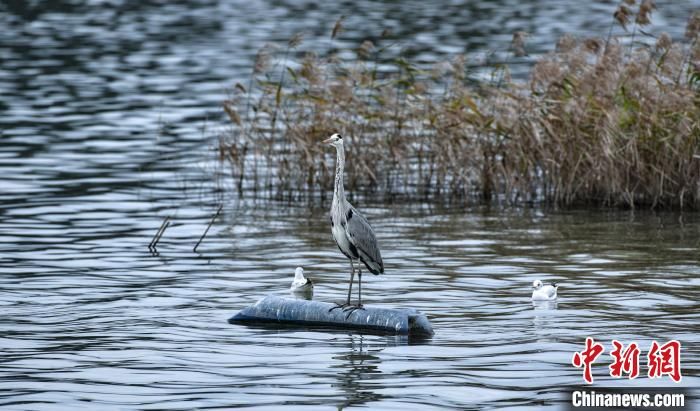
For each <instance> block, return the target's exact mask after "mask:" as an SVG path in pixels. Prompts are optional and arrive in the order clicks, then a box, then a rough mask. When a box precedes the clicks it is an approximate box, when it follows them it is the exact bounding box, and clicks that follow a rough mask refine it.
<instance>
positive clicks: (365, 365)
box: [332, 335, 383, 409]
mask: <svg viewBox="0 0 700 411" xmlns="http://www.w3.org/2000/svg"><path fill="white" fill-rule="evenodd" d="M345 347H346V352H345V353H343V354H341V355H338V356H334V357H333V359H334V360H338V361H340V365H337V364H334V365H333V367H332V370H333V372H335V373H336V375H337V382H336V383H335V384H333V387H335V388H338V389H340V390H341V391H342V393H343V396H344V397H345V398H344V400H343V401H342V402H341V403H340V404H338V405H337V407H338V409H344V408H347V407H351V406H356V405H362V404H365V403H368V402H375V401H379V400H381V399H382V398H383V396H382V395H380V394H377V393H375V392H374V391H375V390H376V389H377V388H378V387H377V383H381V382H380V380H381V378H379V377H380V374H381V371H380V370H379V366H380V364H381V360H380V357H379V356H378V355H376V354H379V353H380V352H381V349H377V348H376V347H375V348H372V349H370V348H369V347H367V346H366V345H364V336H362V335H350V336H349V338H348V339H347V343H346V345H345Z"/></svg>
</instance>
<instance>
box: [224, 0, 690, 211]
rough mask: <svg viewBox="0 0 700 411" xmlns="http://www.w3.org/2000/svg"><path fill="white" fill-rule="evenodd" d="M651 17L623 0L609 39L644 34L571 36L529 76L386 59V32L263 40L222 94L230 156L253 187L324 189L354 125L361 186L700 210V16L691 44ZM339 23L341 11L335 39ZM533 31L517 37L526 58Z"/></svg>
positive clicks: (374, 190)
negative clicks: (472, 75)
mask: <svg viewBox="0 0 700 411" xmlns="http://www.w3.org/2000/svg"><path fill="white" fill-rule="evenodd" d="M653 11H654V4H653V2H652V1H650V0H644V1H642V2H641V3H640V4H635V1H634V0H625V1H624V2H622V3H621V4H619V5H618V7H617V9H616V10H615V12H614V14H613V16H612V19H611V21H612V23H611V30H610V33H612V31H613V30H612V28H613V25H621V26H623V27H624V28H625V30H627V32H628V33H630V34H629V35H628V37H627V38H628V39H630V38H631V41H627V42H626V43H625V44H623V42H621V41H620V39H619V38H616V37H612V36H611V35H610V34H608V35H607V36H606V37H603V38H588V39H576V38H573V37H571V36H568V35H567V36H564V37H562V38H560V39H559V41H558V42H557V44H556V49H555V51H553V52H551V53H549V54H547V55H544V56H542V57H541V58H540V59H539V60H538V61H537V62H536V64H535V65H534V66H533V68H532V69H531V73H530V75H529V79H528V80H527V81H513V80H511V79H510V78H509V76H508V70H507V67H505V68H500V69H498V70H500V71H498V72H497V73H498V74H497V75H496V78H495V80H494V81H490V82H474V81H470V80H469V79H468V78H467V69H466V67H465V56H455V57H454V58H452V59H450V60H449V61H445V62H442V63H439V64H436V65H435V66H434V67H432V68H425V67H416V66H415V65H413V64H412V63H411V62H409V61H407V60H406V59H404V58H401V57H399V58H386V57H385V56H386V55H387V54H389V50H390V47H391V45H390V44H389V43H390V42H389V41H388V40H384V39H382V38H380V39H379V40H376V41H375V43H373V42H371V41H365V42H363V43H362V44H360V45H359V46H358V47H357V49H356V50H355V52H356V56H357V57H356V59H355V60H353V61H348V60H347V59H344V60H341V59H339V58H338V56H337V54H330V55H326V56H319V55H317V54H315V53H314V52H311V51H309V52H306V53H302V52H300V51H299V50H298V48H299V47H300V46H301V44H302V39H301V37H300V36H295V37H294V38H292V39H291V40H290V41H289V43H288V44H287V45H286V46H285V47H272V46H266V47H265V48H263V49H262V50H260V52H259V53H258V56H257V59H256V63H255V67H254V69H253V74H252V76H251V78H250V81H249V82H248V84H237V85H236V87H235V88H234V90H233V91H232V93H231V95H230V97H229V99H227V100H226V101H225V102H224V109H225V111H226V113H227V114H228V116H229V118H230V119H231V129H230V130H229V132H227V133H226V134H225V135H223V136H222V137H221V138H220V141H219V154H220V159H221V160H222V161H223V162H225V163H226V164H228V165H229V166H230V170H231V174H232V175H233V177H234V179H235V182H236V185H237V187H238V188H239V190H241V191H242V192H243V191H246V190H247V189H251V190H254V191H255V192H257V193H258V195H272V196H275V197H287V198H299V197H306V196H309V197H315V194H319V193H320V194H323V193H325V192H328V191H329V190H330V187H331V185H332V173H333V159H334V157H333V153H332V151H329V150H328V148H327V147H322V146H320V145H319V144H318V143H319V141H320V140H322V139H323V138H326V137H327V136H328V135H330V134H331V133H333V132H340V133H341V134H343V135H344V136H345V137H346V138H347V141H348V143H347V144H346V150H347V158H348V161H347V167H348V172H347V178H346V186H347V187H348V188H349V189H350V191H351V192H354V193H359V194H365V195H373V196H382V197H387V196H388V197H391V196H405V197H411V198H414V197H415V198H428V199H455V198H456V199H462V200H469V201H472V200H478V201H484V202H498V203H501V204H519V203H526V202H536V203H544V204H548V205H556V206H574V205H604V206H620V207H629V208H635V207H650V208H693V209H698V208H700V94H699V88H700V43H699V42H698V38H699V34H700V12H696V13H695V14H693V15H692V16H691V17H690V19H689V21H688V25H687V29H686V32H685V38H684V39H683V40H682V41H673V40H672V39H671V38H670V36H669V35H668V34H665V33H662V34H660V35H659V36H658V37H656V38H655V39H654V41H653V42H650V41H648V37H649V36H650V35H649V33H646V31H645V30H644V26H646V25H648V24H649V15H650V13H652V12H653ZM341 31H342V19H341V20H339V21H338V23H336V26H335V27H334V29H333V32H332V34H331V37H332V38H335V37H336V36H338V35H339V34H340V33H341ZM635 36H636V37H637V38H638V39H639V38H641V37H642V36H644V37H645V39H647V41H644V42H640V41H635ZM525 37H526V34H525V33H522V32H518V33H515V34H514V36H513V44H512V45H511V47H510V50H511V53H512V54H513V55H519V54H521V53H523V51H524V47H525V46H524V41H525ZM298 55H303V57H301V58H299V59H292V57H291V56H298ZM380 68H381V70H380Z"/></svg>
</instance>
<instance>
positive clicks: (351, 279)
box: [328, 259, 355, 312]
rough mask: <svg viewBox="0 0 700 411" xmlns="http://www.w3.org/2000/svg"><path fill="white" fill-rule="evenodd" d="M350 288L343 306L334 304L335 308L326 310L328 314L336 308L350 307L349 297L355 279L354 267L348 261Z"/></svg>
mask: <svg viewBox="0 0 700 411" xmlns="http://www.w3.org/2000/svg"><path fill="white" fill-rule="evenodd" d="M350 269H351V271H350V287H348V300H347V301H346V302H345V304H338V303H336V304H335V307H332V308H331V309H329V310H328V312H331V311H333V310H335V309H336V308H345V307H347V306H349V305H350V295H351V293H352V281H353V279H354V278H355V265H354V264H353V263H352V259H350Z"/></svg>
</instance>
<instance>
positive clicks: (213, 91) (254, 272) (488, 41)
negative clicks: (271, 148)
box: [0, 1, 700, 410]
mask: <svg viewBox="0 0 700 411" xmlns="http://www.w3.org/2000/svg"><path fill="white" fill-rule="evenodd" d="M82 3H83V2H68V1H63V2H49V3H45V4H42V5H37V6H32V5H31V3H29V4H30V6H27V5H26V4H25V2H17V3H5V4H3V5H2V6H0V22H1V24H2V26H3V27H4V34H3V36H2V38H1V41H0V60H1V61H2V65H0V92H1V93H2V96H3V97H2V99H1V100H0V130H1V133H2V134H1V135H0V139H1V141H2V144H1V145H0V175H1V176H2V177H1V179H0V188H1V191H0V192H1V195H0V279H1V280H2V281H0V306H1V307H2V311H3V315H2V317H0V329H1V330H2V334H1V335H0V347H2V350H0V352H2V354H1V355H0V406H3V407H5V408H7V409H17V410H24V409H66V408H70V409H81V408H82V409H90V410H92V409H192V408H230V407H234V406H243V407H259V408H278V407H280V406H286V407H287V408H295V407H296V408H299V409H308V408H309V407H310V406H315V405H318V406H320V407H319V408H325V409H329V408H339V407H359V406H364V407H369V408H371V409H396V408H403V409H406V408H416V407H418V405H421V407H422V408H425V409H431V408H441V409H443V408H454V409H469V408H483V407H486V408H491V409H495V408H498V409H508V408H522V407H533V406H543V405H544V406H551V407H557V406H559V405H561V395H560V393H561V392H562V391H563V390H564V389H565V387H567V386H570V385H573V384H579V383H581V382H582V379H581V373H580V370H577V369H575V368H573V367H572V366H571V365H569V362H570V359H571V355H572V353H573V352H574V351H577V350H581V349H583V345H582V344H583V340H584V338H585V337H586V336H589V335H590V336H594V337H596V339H598V340H599V341H601V342H603V343H604V344H605V345H606V348H608V349H609V348H610V340H611V339H612V338H616V339H618V340H620V341H623V342H631V341H632V340H635V341H637V342H638V343H639V344H640V345H641V347H642V348H643V350H644V352H646V350H647V349H648V346H649V344H650V342H651V341H652V340H653V339H658V340H659V341H661V342H664V341H666V340H668V339H671V338H677V339H679V340H680V341H681V342H682V343H683V344H684V346H683V367H684V368H683V373H684V379H683V383H682V385H683V386H689V387H698V385H700V381H699V380H698V370H699V369H700V351H699V350H698V348H697V347H698V343H699V342H700V341H699V340H700V336H699V333H698V331H700V330H699V329H698V326H697V323H698V319H699V318H698V317H699V314H698V312H700V310H699V309H700V303H698V301H699V297H700V280H698V274H699V273H700V266H699V264H698V259H697V250H698V246H699V245H700V244H699V243H700V240H699V239H700V217H698V215H697V214H689V213H685V214H677V213H667V214H653V213H648V212H640V211H637V212H636V213H629V212H604V211H590V212H583V211H566V212H564V211H560V212H552V211H546V212H545V211H541V210H532V209H514V210H506V211H504V210H496V209H493V210H489V209H485V208H465V207H464V206H461V205H443V206H438V205H435V204H403V203H396V204H375V203H371V202H369V201H367V200H362V199H357V201H356V205H357V206H358V208H360V209H361V210H362V211H364V213H365V214H366V215H367V216H368V218H369V219H370V221H371V222H372V223H373V225H374V227H375V229H376V231H377V237H378V238H379V241H380V245H381V248H382V253H383V256H384V258H385V264H386V274H385V275H382V276H379V277H375V276H371V275H366V276H365V280H366V282H365V284H364V285H363V289H364V290H363V291H364V292H363V295H364V297H365V302H366V303H367V304H372V305H382V306H387V307H406V306H410V307H415V308H418V309H420V310H421V311H423V312H424V313H426V314H427V315H428V316H429V317H430V319H431V321H432V323H433V326H434V328H435V330H436V335H435V336H434V337H433V338H432V339H429V340H426V341H412V340H407V339H406V338H400V337H392V336H381V335H361V334H358V333H348V332H325V331H323V332H322V331H319V330H304V329H259V328H258V329H256V328H246V327H238V326H232V325H229V324H227V323H226V320H227V318H228V317H230V316H231V315H232V314H233V313H235V312H236V311H237V310H239V309H241V308H242V307H245V306H246V305H249V304H251V303H253V302H255V301H256V300H257V299H258V298H260V297H261V296H264V295H266V294H278V295H286V294H287V289H288V286H289V283H290V282H291V279H292V277H293V272H294V268H295V267H296V266H297V265H302V266H304V267H305V269H306V272H307V274H308V275H309V276H311V277H312V278H313V279H314V280H315V281H316V282H317V289H316V298H317V299H320V300H324V301H339V300H341V299H342V298H343V297H344V294H345V290H346V282H347V277H348V273H347V269H348V264H347V262H346V261H345V260H344V258H343V257H342V256H341V255H340V253H339V252H338V251H337V248H336V247H335V245H334V244H333V242H332V239H331V236H330V230H329V227H328V226H327V208H328V206H329V205H328V204H326V203H323V204H318V203H317V204H311V205H309V204H287V203H271V202H255V201H253V200H250V199H239V198H238V197H237V195H236V194H235V193H234V192H233V191H232V190H231V186H232V184H231V182H229V181H226V180H223V181H217V180H216V179H214V178H213V177H212V175H213V174H214V171H215V170H216V167H217V166H216V163H215V162H214V161H212V159H213V156H212V151H211V150H209V148H211V147H213V146H214V142H215V139H216V136H217V134H218V133H220V132H222V131H225V122H224V119H223V116H222V113H221V110H220V105H219V104H220V101H221V100H222V99H223V98H225V95H226V92H225V90H226V89H227V88H230V87H231V85H233V84H234V83H235V82H236V81H244V80H245V79H246V78H247V76H248V72H249V68H250V67H251V64H252V58H253V55H254V53H255V51H256V50H257V48H259V47H260V46H262V44H263V43H264V42H266V41H286V39H287V38H289V37H290V36H291V35H292V34H293V33H295V32H297V31H300V30H304V31H306V32H307V35H306V39H307V43H306V44H308V45H309V47H316V46H318V47H329V46H330V44H329V41H328V33H329V31H330V28H331V27H332V25H333V22H334V21H335V19H336V18H337V15H338V14H346V15H347V16H348V19H347V31H346V32H345V37H343V38H341V40H339V41H338V42H339V45H340V46H342V45H343V44H345V43H344V42H347V44H348V45H351V44H355V43H354V42H355V41H356V40H357V41H359V40H361V39H362V38H363V37H364V36H365V33H367V32H374V31H376V32H377V33H379V32H381V30H383V28H387V27H388V28H390V29H391V30H392V32H393V36H394V37H395V38H396V39H402V40H405V41H406V42H407V43H409V44H412V46H411V49H410V50H409V51H410V53H412V55H413V56H415V58H417V59H418V60H420V61H422V62H424V63H429V62H430V61H434V60H438V59H440V58H443V57H444V56H445V55H447V54H449V53H453V52H460V51H465V50H466V51H469V52H474V53H477V54H479V53H481V55H487V54H488V53H489V50H491V49H501V50H503V49H507V43H508V41H509V39H510V33H511V32H512V30H515V29H525V30H527V31H530V32H531V33H533V36H532V38H531V39H532V40H531V41H532V43H531V47H532V48H531V49H530V51H532V53H533V55H536V54H537V53H538V52H544V51H546V50H548V49H549V48H551V45H552V43H553V39H552V38H553V37H554V36H555V34H557V33H559V32H561V31H563V30H564V29H570V30H572V31H574V32H577V33H579V34H586V33H590V32H594V33H600V32H601V30H603V32H604V31H605V30H606V29H607V27H608V24H609V8H610V7H612V6H611V5H610V4H607V3H605V4H603V3H601V4H596V5H594V6H591V7H587V6H586V7H584V3H583V2H574V1H556V2H548V3H547V7H544V6H542V5H541V4H540V3H538V2H509V1H503V2H476V3H474V2H469V3H468V4H466V5H464V4H461V3H449V4H446V5H445V6H444V7H432V6H431V7H429V6H426V5H424V3H423V2H408V3H402V4H403V5H402V6H397V5H394V4H393V3H375V2H372V3H370V2H351V3H342V4H341V5H339V6H337V7H336V6H333V7H331V6H316V5H314V3H295V4H294V5H290V4H287V3H285V2H275V1H273V2H240V3H239V2H214V1H211V2H209V1H190V2H180V3H178V4H177V5H175V4H168V3H163V4H160V3H158V2H138V3H133V2H123V3H120V2H113V3H98V2H89V3H88V4H82ZM657 3H658V4H659V11H658V12H657V13H656V14H655V19H656V20H655V21H656V22H657V24H659V25H661V26H662V27H663V28H664V29H665V30H668V31H670V32H671V33H672V34H674V35H675V36H679V35H682V31H683V26H684V20H685V17H686V16H687V15H688V10H690V9H691V8H692V7H695V6H696V4H695V3H692V2H688V3H683V4H682V5H677V4H676V5H674V6H673V7H671V6H669V4H670V2H661V1H659V2H657ZM18 4H19V6H17V5H18ZM373 30H374V31H373ZM222 200H223V201H224V204H225V208H224V211H223V213H222V216H221V218H220V219H218V220H217V221H216V223H215V224H214V226H213V227H212V229H211V231H210V234H209V236H208V238H207V239H206V240H205V241H204V243H203V244H202V245H201V246H200V248H199V249H198V252H197V253H195V252H193V251H192V248H193V246H194V244H195V243H196V241H197V239H198V237H199V236H200V235H201V233H202V232H203V230H204V228H205V227H206V224H207V222H208V220H209V218H210V217H211V215H212V213H213V211H214V210H215V208H216V204H217V203H218V202H219V201H222ZM166 216H172V221H173V223H172V225H171V226H170V227H169V228H168V229H167V230H166V232H165V234H164V236H163V238H162V240H161V242H160V244H159V247H158V252H157V253H151V252H150V251H149V250H148V247H147V245H148V243H149V242H150V241H151V238H152V237H153V235H154V233H155V232H156V230H157V229H158V227H159V226H160V224H161V222H162V221H163V219H164V218H165V217H166ZM535 278H541V279H544V280H547V281H557V282H559V283H561V299H560V301H559V302H558V303H557V304H556V306H554V305H551V306H533V305H532V303H531V302H530V300H529V294H530V288H529V286H530V284H531V282H532V280H534V279H535ZM607 364H608V360H607V358H606V359H605V360H601V364H600V365H597V366H596V369H595V370H596V371H595V377H596V381H597V384H599V385H600V386H603V385H616V384H617V385H619V384H624V383H625V382H624V381H612V380H610V378H609V377H606V374H607V373H606V366H607ZM644 370H645V368H643V371H644ZM662 383H663V384H664V385H670V384H671V383H670V382H669V380H668V379H667V378H666V379H664V380H662ZM631 385H634V386H658V385H659V383H657V382H654V383H652V382H650V381H649V380H648V379H646V378H641V379H638V380H636V381H634V382H633V383H631Z"/></svg>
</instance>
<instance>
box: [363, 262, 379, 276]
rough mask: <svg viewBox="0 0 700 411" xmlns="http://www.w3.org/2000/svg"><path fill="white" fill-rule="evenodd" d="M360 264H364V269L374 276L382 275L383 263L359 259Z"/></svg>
mask: <svg viewBox="0 0 700 411" xmlns="http://www.w3.org/2000/svg"><path fill="white" fill-rule="evenodd" d="M361 260H362V262H363V263H364V264H365V267H367V269H368V270H369V272H371V273H372V274H374V275H379V274H382V273H384V263H383V262H382V261H379V262H377V261H366V260H364V259H361Z"/></svg>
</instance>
